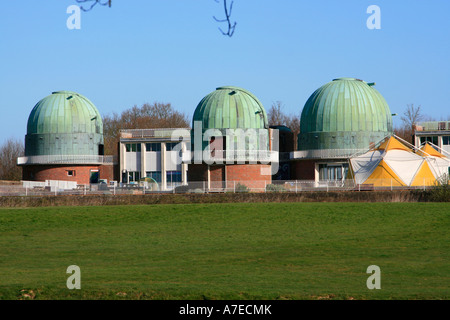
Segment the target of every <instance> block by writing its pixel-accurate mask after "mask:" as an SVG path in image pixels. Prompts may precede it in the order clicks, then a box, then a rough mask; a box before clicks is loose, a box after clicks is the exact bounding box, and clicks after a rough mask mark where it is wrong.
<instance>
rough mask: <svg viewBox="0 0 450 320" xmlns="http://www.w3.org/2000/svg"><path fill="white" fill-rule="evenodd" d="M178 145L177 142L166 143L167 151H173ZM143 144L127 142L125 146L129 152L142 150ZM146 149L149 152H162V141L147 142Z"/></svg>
mask: <svg viewBox="0 0 450 320" xmlns="http://www.w3.org/2000/svg"><path fill="white" fill-rule="evenodd" d="M176 145H178V143H177V142H169V143H166V151H172V150H173V149H175V146H176ZM141 146H142V144H140V143H127V144H126V145H125V148H126V150H127V152H142V147H141ZM145 150H146V151H147V152H160V151H161V143H146V144H145Z"/></svg>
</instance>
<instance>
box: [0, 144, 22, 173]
mask: <svg viewBox="0 0 450 320" xmlns="http://www.w3.org/2000/svg"><path fill="white" fill-rule="evenodd" d="M23 154H24V146H23V143H22V142H21V141H19V140H16V139H14V138H9V139H8V140H6V142H5V143H4V144H3V145H2V146H1V147H0V180H9V181H19V180H21V179H22V169H21V168H20V167H18V166H17V158H18V157H21V156H23Z"/></svg>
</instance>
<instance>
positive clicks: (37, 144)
mask: <svg viewBox="0 0 450 320" xmlns="http://www.w3.org/2000/svg"><path fill="white" fill-rule="evenodd" d="M17 164H18V165H19V166H22V168H23V180H29V181H46V180H61V181H74V182H76V183H77V184H80V185H81V184H84V185H86V184H96V183H99V182H100V180H105V181H111V180H114V157H112V156H105V155H104V142H103V122H102V118H101V116H100V113H99V112H98V110H97V108H96V107H95V106H94V104H93V103H92V102H91V101H89V100H88V99H87V98H86V97H84V96H82V95H80V94H78V93H76V92H71V91H56V92H53V93H52V94H51V95H49V96H47V97H45V98H44V99H42V100H40V101H39V102H38V103H37V104H36V105H35V106H34V108H33V110H32V111H31V113H30V116H29V118H28V123H27V134H26V136H25V156H24V157H20V158H18V160H17Z"/></svg>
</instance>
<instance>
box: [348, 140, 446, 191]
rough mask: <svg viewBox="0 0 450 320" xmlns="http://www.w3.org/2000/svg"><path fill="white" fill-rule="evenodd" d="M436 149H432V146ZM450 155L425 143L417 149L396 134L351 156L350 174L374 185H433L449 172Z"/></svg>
mask: <svg viewBox="0 0 450 320" xmlns="http://www.w3.org/2000/svg"><path fill="white" fill-rule="evenodd" d="M430 148H431V149H432V150H431V149H430ZM449 165H450V159H449V158H447V157H445V156H444V155H443V154H441V153H439V152H438V151H436V150H435V149H434V148H433V147H432V146H431V145H428V144H427V145H425V146H424V147H423V148H422V149H420V150H418V151H417V152H414V151H413V149H411V148H409V147H408V146H406V145H405V144H404V143H402V142H400V141H399V140H398V139H397V138H396V137H394V136H392V137H390V138H389V139H387V140H386V141H385V142H383V143H382V144H381V145H380V146H379V147H377V148H373V149H371V150H369V151H368V152H366V153H365V154H363V155H360V156H357V157H354V158H351V159H350V168H349V178H351V179H354V180H355V183H356V184H370V185H373V186H380V187H381V186H394V187H395V186H431V185H434V184H435V183H436V180H437V179H440V178H441V177H442V176H443V175H444V174H447V173H448V167H449Z"/></svg>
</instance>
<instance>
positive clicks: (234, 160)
mask: <svg viewBox="0 0 450 320" xmlns="http://www.w3.org/2000/svg"><path fill="white" fill-rule="evenodd" d="M274 132H275V133H276V130H271V129H269V126H268V122H267V114H266V111H265V109H264V106H263V105H262V104H261V102H260V101H259V100H258V99H257V98H256V97H255V96H254V95H253V94H251V93H250V92H248V91H246V90H244V89H242V88H237V87H231V86H227V87H219V88H217V89H216V91H213V92H211V93H210V94H208V95H207V96H205V97H204V98H203V99H202V100H201V101H200V103H199V104H198V105H197V108H196V109H195V111H194V116H193V119H192V130H191V150H190V151H189V152H188V153H186V154H185V156H184V157H183V161H184V162H185V163H188V181H189V184H191V185H195V184H200V183H203V184H204V186H205V188H207V189H209V190H231V189H234V188H235V187H236V185H244V186H246V187H247V188H249V189H251V190H254V191H257V190H264V189H265V186H266V185H268V184H271V182H272V168H273V167H274V166H275V165H277V164H278V153H277V152H276V151H277V150H276V146H278V139H277V137H274V136H275V135H276V134H274ZM273 141H275V142H276V143H273Z"/></svg>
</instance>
